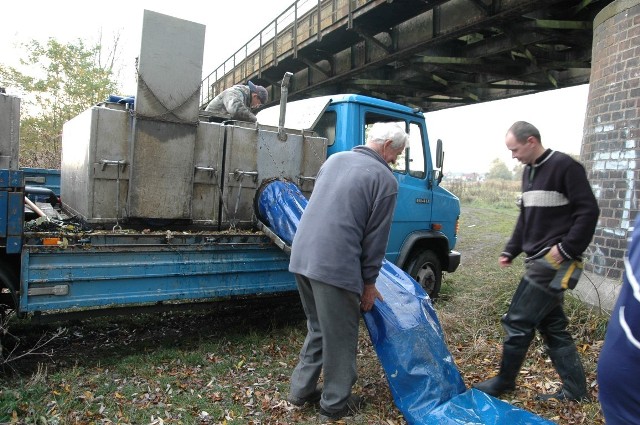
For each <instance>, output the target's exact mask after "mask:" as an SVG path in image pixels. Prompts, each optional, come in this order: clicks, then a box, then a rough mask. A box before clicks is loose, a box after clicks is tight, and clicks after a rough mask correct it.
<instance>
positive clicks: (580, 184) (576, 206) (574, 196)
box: [557, 161, 600, 259]
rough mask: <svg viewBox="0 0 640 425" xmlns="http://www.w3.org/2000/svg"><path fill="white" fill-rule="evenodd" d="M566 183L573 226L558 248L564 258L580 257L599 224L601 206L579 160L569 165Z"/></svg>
mask: <svg viewBox="0 0 640 425" xmlns="http://www.w3.org/2000/svg"><path fill="white" fill-rule="evenodd" d="M564 184H565V187H566V188H567V198H568V199H569V205H571V227H570V228H569V231H568V232H567V234H566V235H565V236H564V237H563V238H562V241H560V243H558V245H557V248H558V250H559V251H560V254H561V255H562V256H563V257H564V259H573V258H577V257H580V256H581V255H582V253H583V252H584V251H585V250H586V249H587V247H588V246H589V243H590V242H591V238H592V237H593V233H594V232H595V229H596V225H597V224H598V216H599V215H600V208H599V207H598V201H597V200H596V198H595V196H594V195H593V190H592V189H591V185H590V184H589V181H588V180H587V175H586V172H585V170H584V167H582V165H580V164H579V163H578V162H575V161H574V162H573V164H572V165H571V166H569V167H568V169H567V172H566V173H565V175H564Z"/></svg>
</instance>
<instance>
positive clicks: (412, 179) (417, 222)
mask: <svg viewBox="0 0 640 425" xmlns="http://www.w3.org/2000/svg"><path fill="white" fill-rule="evenodd" d="M408 133H409V136H410V146H409V149H408V150H407V151H405V154H404V155H402V156H401V157H399V158H398V162H397V163H396V164H395V166H394V167H392V168H394V175H395V176H396V179H397V180H398V183H399V190H398V202H397V206H396V211H395V213H394V216H393V224H392V226H391V234H390V236H389V244H388V246H387V259H388V260H389V261H391V262H394V263H395V262H396V260H397V258H398V254H399V252H400V249H401V248H402V245H403V243H404V242H405V241H406V239H407V236H409V235H410V234H411V233H413V232H416V231H420V230H422V231H424V230H427V229H428V228H429V226H430V223H431V214H432V211H431V210H432V205H433V192H432V191H431V189H430V187H429V179H430V178H431V175H432V174H433V173H432V172H431V169H432V165H431V160H430V155H428V154H427V152H426V150H425V144H424V141H425V140H426V132H424V128H423V126H422V125H421V124H420V123H418V122H412V121H409V122H408ZM427 149H428V145H427ZM400 266H402V265H400Z"/></svg>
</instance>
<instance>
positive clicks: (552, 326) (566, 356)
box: [538, 304, 589, 401]
mask: <svg viewBox="0 0 640 425" xmlns="http://www.w3.org/2000/svg"><path fill="white" fill-rule="evenodd" d="M568 323H569V320H568V319H567V316H566V315H565V314H564V310H563V308H562V304H560V305H558V306H557V307H556V308H555V309H553V310H552V311H551V312H550V313H549V314H548V315H547V317H545V318H544V319H543V320H542V322H540V325H539V326H538V330H539V331H540V333H541V335H542V337H543V338H544V341H545V345H546V346H547V350H548V353H549V357H550V358H551V362H552V363H553V366H554V367H555V369H556V371H557V372H558V375H559V376H560V379H561V380H562V388H561V389H560V390H559V391H557V392H556V393H553V394H541V395H539V396H538V398H539V399H541V400H548V399H551V398H555V399H559V400H566V399H568V400H577V401H580V400H588V399H589V395H588V392H587V380H586V377H585V373H584V368H583V367H582V361H581V360H580V355H579V354H578V350H577V349H576V345H575V343H574V341H573V338H572V337H571V334H570V333H569V332H568V331H567V325H568Z"/></svg>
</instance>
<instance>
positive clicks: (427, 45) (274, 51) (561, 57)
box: [202, 0, 610, 111]
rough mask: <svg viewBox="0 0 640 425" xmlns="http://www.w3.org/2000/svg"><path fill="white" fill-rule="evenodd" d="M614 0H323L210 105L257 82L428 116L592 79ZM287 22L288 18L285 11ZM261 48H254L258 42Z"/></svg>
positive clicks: (234, 72)
mask: <svg viewBox="0 0 640 425" xmlns="http://www.w3.org/2000/svg"><path fill="white" fill-rule="evenodd" d="M608 3H610V1H604V0H603V1H591V2H589V1H584V0H565V1H552V0H549V1H531V0H490V1H489V0H448V1H446V0H445V1H442V0H440V1H426V0H425V1H415V0H395V1H392V2H388V1H386V0H369V1H366V0H351V2H349V0H325V1H322V2H319V3H318V5H316V6H314V7H313V8H312V9H311V10H308V11H306V12H305V13H299V12H301V10H300V9H298V10H296V7H299V4H300V2H298V3H296V4H294V5H293V6H292V8H293V9H291V8H290V10H291V13H292V14H293V16H295V17H297V19H294V20H293V22H291V23H289V24H288V25H286V26H283V28H278V24H277V20H276V21H274V22H276V24H275V29H274V30H273V33H272V36H271V38H269V39H267V40H266V41H265V40H264V38H265V37H264V36H261V37H260V38H258V39H256V38H254V39H253V40H259V42H257V46H256V47H254V49H253V50H250V49H248V47H250V44H247V46H246V47H247V48H245V51H247V52H250V53H248V54H245V55H244V56H243V57H242V59H241V60H238V59H237V58H233V62H234V66H233V68H232V69H230V70H225V72H220V68H219V69H218V70H216V72H214V73H212V74H211V75H210V76H209V77H208V78H207V79H205V81H204V82H203V96H202V104H203V105H206V103H208V101H209V100H210V99H211V98H212V97H213V96H214V95H215V94H216V93H219V92H221V91H222V90H224V89H225V88H227V87H230V86H232V85H233V84H238V83H245V82H246V81H247V80H249V79H250V80H252V81H253V82H255V83H258V84H262V85H264V86H265V87H267V88H268V89H269V90H270V94H271V97H270V103H271V104H272V103H275V102H277V101H278V99H279V95H280V86H279V81H280V80H281V79H282V76H283V75H284V73H285V72H292V73H293V74H294V76H293V78H292V82H291V84H290V86H289V90H288V98H289V100H295V99H301V98H306V97H311V96H316V95H325V94H333V93H359V94H366V95H370V96H375V97H379V98H383V99H387V100H391V101H395V102H399V103H403V104H407V105H409V106H415V107H420V108H422V109H423V110H424V111H433V110H437V109H443V108H449V107H453V106H458V105H466V104H472V103H479V102H486V101H491V100H497V99H504V98H508V97H513V96H520V95H524V94H531V93H536V92H540V91H545V90H551V89H555V88H562V87H570V86H574V85H578V84H584V83H587V82H588V81H589V75H590V67H591V62H590V61H591V48H592V37H593V29H592V23H593V18H594V17H595V15H596V14H597V13H598V12H599V11H600V10H602V8H603V7H604V6H606V5H607V4H608ZM281 16H282V15H281ZM254 44H255V42H254Z"/></svg>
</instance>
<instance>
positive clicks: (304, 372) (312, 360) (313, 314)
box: [289, 274, 322, 404]
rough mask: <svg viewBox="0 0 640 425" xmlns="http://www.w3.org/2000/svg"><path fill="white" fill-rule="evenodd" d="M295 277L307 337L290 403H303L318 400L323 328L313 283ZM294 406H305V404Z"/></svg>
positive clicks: (294, 380)
mask: <svg viewBox="0 0 640 425" xmlns="http://www.w3.org/2000/svg"><path fill="white" fill-rule="evenodd" d="M295 277H296V283H297V285H298V292H299V293H300V301H301V302H302V308H303V309H304V313H305V315H306V316H307V336H306V338H305V340H304V344H303V345H302V349H301V350H300V355H299V361H298V364H297V365H296V367H295V368H294V369H293V373H292V374H291V383H290V389H289V399H290V401H292V400H294V401H298V400H300V401H303V400H305V399H307V398H311V399H313V398H315V399H316V400H317V399H318V398H319V397H317V395H319V393H318V394H317V395H316V385H317V383H318V378H319V377H320V372H321V371H322V328H321V327H320V322H319V321H318V313H317V311H316V301H315V297H314V293H313V288H312V286H311V282H310V281H309V279H307V278H306V277H304V276H302V275H298V274H296V275H295ZM309 401H315V400H309ZM292 402H293V401H292ZM294 404H304V402H302V403H300V402H296V403H294Z"/></svg>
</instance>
